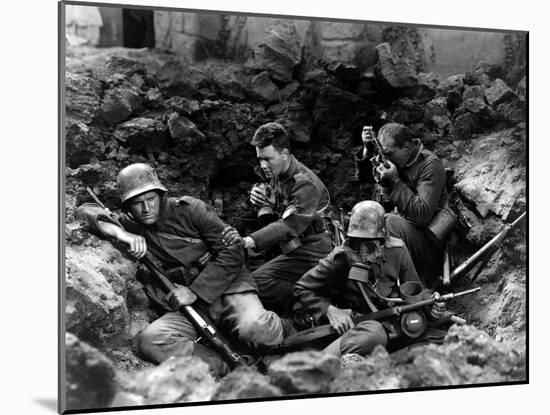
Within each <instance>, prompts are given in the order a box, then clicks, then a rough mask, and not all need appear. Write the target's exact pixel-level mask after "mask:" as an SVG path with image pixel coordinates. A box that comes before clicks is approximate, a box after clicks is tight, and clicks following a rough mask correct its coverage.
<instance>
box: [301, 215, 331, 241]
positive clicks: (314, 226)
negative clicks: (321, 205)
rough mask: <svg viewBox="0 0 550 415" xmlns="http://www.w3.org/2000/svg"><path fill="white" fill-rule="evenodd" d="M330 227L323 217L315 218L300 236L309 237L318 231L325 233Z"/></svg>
mask: <svg viewBox="0 0 550 415" xmlns="http://www.w3.org/2000/svg"><path fill="white" fill-rule="evenodd" d="M327 229H328V227H327V225H326V223H325V220H324V219H323V218H315V219H313V221H312V222H311V224H310V225H309V226H308V227H307V229H306V230H305V231H303V232H302V234H301V235H300V237H302V238H307V237H308V236H311V235H316V234H318V233H323V232H325V231H326V230H327Z"/></svg>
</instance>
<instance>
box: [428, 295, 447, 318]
mask: <svg viewBox="0 0 550 415" xmlns="http://www.w3.org/2000/svg"><path fill="white" fill-rule="evenodd" d="M433 295H434V297H435V299H436V302H435V303H434V304H433V305H432V309H431V310H430V315H431V316H432V317H433V318H434V319H435V320H439V319H440V318H442V317H443V316H444V315H445V312H446V311H447V303H446V302H445V301H437V300H439V297H440V295H439V293H438V292H437V291H436V292H434V294H433Z"/></svg>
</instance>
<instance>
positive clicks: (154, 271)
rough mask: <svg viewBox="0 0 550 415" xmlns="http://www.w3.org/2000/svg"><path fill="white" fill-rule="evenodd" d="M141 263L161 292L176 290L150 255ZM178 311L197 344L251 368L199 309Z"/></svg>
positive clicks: (141, 259)
mask: <svg viewBox="0 0 550 415" xmlns="http://www.w3.org/2000/svg"><path fill="white" fill-rule="evenodd" d="M86 191H87V192H88V194H89V195H90V196H91V197H92V199H93V200H94V201H95V202H96V203H97V204H98V206H99V207H101V208H102V209H103V210H105V212H107V214H108V215H109V217H110V218H111V219H113V221H114V222H115V223H116V224H117V225H118V226H120V227H121V228H123V229H124V226H123V225H122V224H121V223H120V221H118V220H117V218H116V217H114V216H113V214H112V212H111V211H110V210H109V209H108V208H107V207H106V206H105V205H104V204H103V203H101V201H100V200H99V198H98V197H97V196H96V194H95V193H94V192H93V190H92V189H90V188H89V187H88V186H86ZM139 261H140V262H141V263H142V264H143V265H145V267H146V268H147V269H148V270H149V272H150V273H151V275H152V277H153V278H154V279H155V280H156V282H157V283H158V284H159V286H160V288H161V290H162V291H163V292H164V293H165V294H168V293H169V292H171V291H172V290H174V289H175V288H176V286H175V285H174V284H173V283H172V281H170V280H169V279H168V278H167V277H166V276H165V275H164V274H163V273H162V272H161V271H160V270H159V269H158V268H157V266H156V265H155V264H154V261H153V260H152V259H151V257H150V254H149V253H147V254H146V255H145V256H144V257H143V258H140V259H139ZM178 311H179V312H180V313H182V314H183V315H184V316H185V317H187V318H188V319H189V321H190V322H191V323H192V324H193V326H194V327H195V330H197V333H198V334H199V338H198V339H197V340H196V342H198V341H200V340H201V339H205V341H206V342H207V343H208V344H209V345H210V346H211V347H212V348H213V349H214V350H216V351H217V352H218V353H220V355H221V356H222V357H223V359H224V360H225V361H226V362H227V363H228V364H229V366H230V367H231V368H235V367H237V366H249V362H248V361H247V360H246V359H245V358H244V357H243V356H241V355H240V354H239V353H237V352H236V351H234V350H233V348H232V347H231V345H230V344H229V342H228V341H227V340H226V339H224V338H223V337H222V336H221V335H220V333H218V332H217V330H216V329H215V327H214V325H213V324H212V323H211V322H210V319H209V318H208V317H207V316H206V315H204V314H203V313H202V312H200V311H199V310H198V309H196V308H195V307H193V306H191V305H181V306H179V307H178Z"/></svg>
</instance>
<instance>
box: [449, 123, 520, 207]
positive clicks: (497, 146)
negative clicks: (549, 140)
mask: <svg viewBox="0 0 550 415" xmlns="http://www.w3.org/2000/svg"><path fill="white" fill-rule="evenodd" d="M455 126H456V122H455ZM514 131H515V130H514V129H508V130H502V131H499V132H494V133H491V134H488V135H485V136H481V137H479V138H477V139H475V140H472V147H471V149H470V151H468V153H465V154H464V155H463V156H462V157H461V158H460V159H459V160H457V162H456V163H455V177H456V179H457V183H456V184H455V188H456V189H457V190H458V191H459V192H460V194H461V195H462V197H463V198H464V199H466V200H467V201H469V202H470V203H472V204H473V205H474V206H475V208H476V210H477V212H478V213H479V214H480V215H481V216H482V217H486V216H487V215H488V214H489V213H490V212H492V213H494V214H496V215H498V216H500V217H507V216H508V214H509V212H510V211H511V210H513V209H514V206H515V202H516V200H519V199H523V198H524V197H525V191H526V186H525V183H526V171H525V153H524V150H525V141H524V140H525V136H524V135H521V136H519V137H516V136H515V132H514Z"/></svg>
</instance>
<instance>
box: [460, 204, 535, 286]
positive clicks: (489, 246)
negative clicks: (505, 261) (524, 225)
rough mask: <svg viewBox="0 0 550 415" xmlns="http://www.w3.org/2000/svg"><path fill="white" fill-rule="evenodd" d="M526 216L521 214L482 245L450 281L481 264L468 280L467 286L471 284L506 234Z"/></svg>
mask: <svg viewBox="0 0 550 415" xmlns="http://www.w3.org/2000/svg"><path fill="white" fill-rule="evenodd" d="M526 215H527V212H523V213H522V214H521V215H520V216H519V217H518V218H517V219H516V220H515V221H513V222H512V223H509V224H507V225H505V226H504V229H502V230H501V231H500V232H499V233H498V234H497V235H496V236H495V237H494V238H493V239H491V240H490V241H489V242H487V243H486V244H485V245H483V246H482V247H481V248H480V249H479V250H478V251H477V252H476V253H474V254H473V255H472V256H471V257H470V258H468V259H467V260H466V261H464V262H463V263H462V264H460V265H459V266H458V267H457V268H456V269H455V270H454V271H453V272H452V273H451V275H450V279H451V280H453V278H457V277H460V276H462V275H465V274H467V273H468V272H469V271H470V270H472V268H473V267H474V266H475V265H476V264H477V263H479V262H481V264H480V265H479V267H478V269H477V270H476V273H475V274H474V276H473V277H472V278H471V279H470V281H469V283H468V284H471V283H473V282H474V281H475V280H476V279H477V277H478V276H479V274H480V273H481V271H482V270H483V268H484V267H485V265H487V262H489V259H490V258H491V257H492V256H493V254H494V253H495V252H496V251H498V250H499V249H500V247H501V246H502V242H503V241H504V240H505V239H506V237H507V236H508V233H509V232H510V231H511V230H512V229H513V228H515V227H516V226H517V225H518V224H519V223H520V222H521V221H522V220H523V219H524V218H525V217H526Z"/></svg>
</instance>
